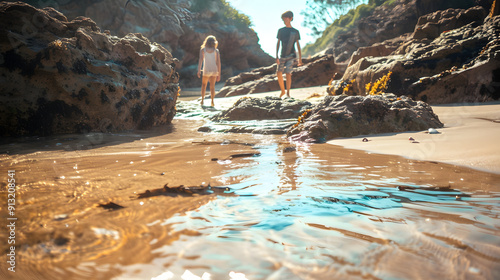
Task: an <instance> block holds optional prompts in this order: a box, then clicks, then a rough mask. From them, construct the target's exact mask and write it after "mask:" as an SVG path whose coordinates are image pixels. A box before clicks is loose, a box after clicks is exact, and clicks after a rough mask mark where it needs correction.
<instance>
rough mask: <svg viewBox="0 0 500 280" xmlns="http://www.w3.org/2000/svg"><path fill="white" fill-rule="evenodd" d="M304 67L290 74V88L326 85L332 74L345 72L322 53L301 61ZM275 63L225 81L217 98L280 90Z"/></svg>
mask: <svg viewBox="0 0 500 280" xmlns="http://www.w3.org/2000/svg"><path fill="white" fill-rule="evenodd" d="M302 61H303V63H304V65H303V66H300V67H296V68H295V69H294V71H293V73H292V88H301V87H311V86H318V85H325V84H327V83H328V82H329V81H330V80H331V78H332V75H333V73H336V72H341V73H343V71H344V70H345V65H339V64H335V61H334V57H333V55H332V54H329V53H326V52H323V53H320V54H318V55H316V56H314V57H312V58H305V59H303V60H302ZM276 67H277V65H276V63H275V64H273V65H271V66H267V67H262V68H257V69H254V70H252V71H250V72H244V73H241V74H239V75H237V76H234V77H232V78H230V79H228V80H227V81H226V84H225V85H224V87H223V88H222V89H221V90H220V91H219V92H218V93H217V97H226V96H235V95H243V94H250V93H260V92H267V91H275V90H280V88H279V84H278V78H277V76H276Z"/></svg>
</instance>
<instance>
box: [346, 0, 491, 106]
mask: <svg viewBox="0 0 500 280" xmlns="http://www.w3.org/2000/svg"><path fill="white" fill-rule="evenodd" d="M450 15H451V16H450ZM485 16H486V11H485V10H484V9H483V8H480V7H475V8H471V9H468V10H460V9H458V10H446V11H441V12H438V13H434V14H432V15H430V16H425V18H424V19H423V20H422V21H421V22H425V23H424V26H425V25H427V24H428V23H429V22H428V20H429V18H435V19H436V20H437V23H436V24H435V26H436V28H437V30H439V31H441V30H444V29H447V28H448V27H449V26H455V27H456V26H458V28H456V29H453V30H449V31H446V32H441V33H440V34H439V36H438V37H437V38H435V39H429V37H430V38H432V37H433V36H434V35H432V34H427V33H429V32H427V33H426V34H427V35H425V36H424V34H423V33H422V31H419V30H420V29H419V27H417V28H416V30H415V33H414V35H415V34H417V35H416V36H414V38H413V39H411V40H408V41H407V42H405V43H404V44H402V45H401V46H400V47H399V48H398V49H397V50H396V51H395V52H393V53H392V54H391V55H389V56H383V57H365V58H362V59H360V60H358V61H357V62H356V63H355V64H353V65H352V66H350V67H348V69H347V70H346V72H345V74H344V77H343V80H346V81H352V80H355V82H354V84H353V92H354V94H357V95H363V94H364V93H365V85H366V84H367V83H373V82H374V81H375V80H376V79H378V78H380V77H382V76H383V75H385V74H387V73H388V72H389V71H391V72H392V76H391V81H390V84H389V87H388V89H387V91H388V92H393V93H395V94H396V95H408V96H411V97H413V98H414V99H417V100H423V101H426V102H429V103H431V104H436V103H450V102H483V101H492V100H498V99H499V98H500V94H499V90H498V89H499V88H500V86H499V83H500V74H499V73H500V51H499V50H500V17H499V16H497V17H494V18H490V17H487V18H484V17H485ZM443 19H446V20H443ZM483 19H484V20H483ZM461 24H465V25H464V26H460V25H461ZM441 25H442V26H444V27H441ZM431 33H432V32H431ZM422 36H423V37H424V38H423V39H417V38H421V37H422ZM415 37H416V38H415Z"/></svg>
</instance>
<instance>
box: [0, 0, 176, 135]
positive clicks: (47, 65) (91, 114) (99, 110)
mask: <svg viewBox="0 0 500 280" xmlns="http://www.w3.org/2000/svg"><path fill="white" fill-rule="evenodd" d="M178 83H179V76H178V74H177V72H176V71H175V59H174V58H173V57H172V55H171V54H170V52H169V51H167V50H166V49H165V48H164V47H163V46H161V45H159V44H157V43H151V42H150V41H149V40H148V39H146V38H145V37H144V36H143V35H141V34H128V35H126V36H124V37H122V38H119V37H115V36H110V35H109V34H108V33H103V32H101V31H100V29H99V27H98V26H97V24H96V23H95V22H94V21H92V20H91V19H89V18H85V17H78V18H75V19H74V20H72V21H68V20H67V18H66V17H65V16H64V15H63V14H61V13H59V12H58V11H56V10H54V9H53V8H44V9H36V8H34V7H32V6H30V5H28V4H25V3H22V2H16V3H9V2H2V3H0V92H1V95H0V101H1V102H0V131H1V135H2V136H22V135H50V134H59V133H76V132H89V131H102V132H105V131H120V130H129V129H147V128H150V127H153V126H159V125H165V124H169V123H170V122H171V121H172V119H173V117H174V115H175V103H176V100H177V95H178V90H179V85H178Z"/></svg>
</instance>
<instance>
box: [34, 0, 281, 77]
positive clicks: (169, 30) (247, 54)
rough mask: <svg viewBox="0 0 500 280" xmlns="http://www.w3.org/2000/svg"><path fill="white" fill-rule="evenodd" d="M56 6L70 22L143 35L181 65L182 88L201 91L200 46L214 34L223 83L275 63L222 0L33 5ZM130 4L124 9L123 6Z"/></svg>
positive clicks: (67, 0)
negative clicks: (81, 20)
mask: <svg viewBox="0 0 500 280" xmlns="http://www.w3.org/2000/svg"><path fill="white" fill-rule="evenodd" d="M31 2H33V5H35V4H36V5H42V6H43V5H52V6H55V8H56V9H57V10H60V11H62V12H63V13H64V14H65V15H66V16H67V17H68V18H70V19H72V18H75V17H78V16H85V17H89V18H92V20H94V21H95V22H96V23H97V25H98V26H99V27H100V28H101V29H102V30H109V31H110V33H111V34H112V35H116V36H125V35H126V34H129V33H141V34H143V35H144V36H145V37H146V38H148V39H149V40H151V41H154V42H157V43H159V44H161V45H162V46H164V47H165V48H166V49H167V50H169V51H170V52H171V53H172V54H173V56H174V57H175V58H177V59H178V60H179V62H178V65H177V66H178V69H179V74H180V76H181V83H182V86H185V87H195V86H196V87H198V86H200V82H201V81H200V80H199V79H198V78H197V77H196V72H197V63H198V55H199V50H200V45H201V44H202V42H203V40H204V39H205V37H206V36H208V35H215V36H216V37H217V40H218V42H219V50H220V53H221V57H222V60H221V62H222V72H223V77H222V78H223V79H226V78H229V77H231V76H233V75H235V74H237V73H240V72H242V71H247V70H249V69H250V68H257V67H262V66H265V65H270V64H272V63H273V59H272V58H271V57H270V56H269V55H268V54H266V53H265V52H264V51H262V49H261V48H260V45H259V44H258V41H259V39H258V37H257V34H256V33H255V32H254V31H253V30H252V29H250V28H249V27H248V26H245V24H239V22H238V21H237V20H232V19H231V18H228V16H227V15H226V14H229V12H228V11H229V10H228V9H232V8H230V7H228V6H227V4H224V3H223V1H190V0H177V1H169V0H158V1H152V0H141V1H135V0H129V1H124V0H55V1H31ZM125 4H126V5H125ZM232 16H234V15H232Z"/></svg>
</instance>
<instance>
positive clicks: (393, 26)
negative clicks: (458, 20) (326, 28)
mask: <svg viewBox="0 0 500 280" xmlns="http://www.w3.org/2000/svg"><path fill="white" fill-rule="evenodd" d="M478 2H480V3H479V4H481V6H483V7H484V8H487V7H488V8H489V7H490V6H491V2H492V0H460V1H457V0H440V1H436V0H397V1H394V2H393V4H390V5H388V4H387V3H386V4H383V5H380V6H379V7H377V8H375V10H374V12H373V13H372V14H371V15H369V16H365V17H362V18H361V19H360V20H359V21H358V22H357V23H356V28H354V29H352V30H350V31H348V32H346V33H343V34H341V35H339V36H338V37H337V38H333V39H332V40H330V41H331V43H330V44H329V45H327V46H326V47H328V48H333V49H334V55H335V59H336V61H337V62H347V61H349V59H350V58H351V55H352V54H353V53H354V52H355V51H356V50H358V49H359V48H360V47H366V46H371V45H373V44H376V43H381V42H384V41H386V40H390V39H393V38H397V37H399V36H402V35H405V34H407V33H412V32H413V31H414V28H415V25H416V24H417V21H418V19H419V17H420V16H423V15H427V14H429V13H433V12H435V11H439V10H445V9H448V8H462V9H467V8H470V7H473V6H475V5H477V4H478Z"/></svg>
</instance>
